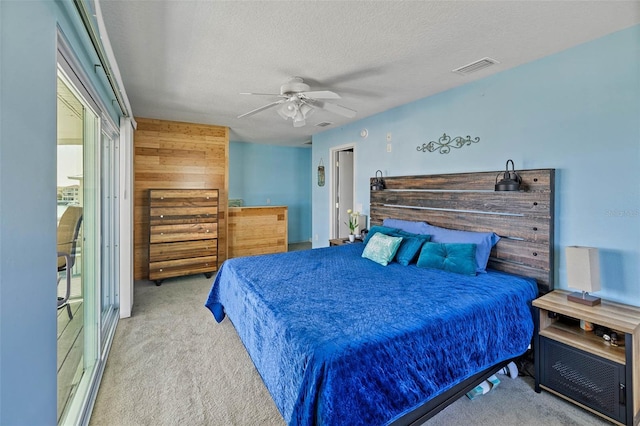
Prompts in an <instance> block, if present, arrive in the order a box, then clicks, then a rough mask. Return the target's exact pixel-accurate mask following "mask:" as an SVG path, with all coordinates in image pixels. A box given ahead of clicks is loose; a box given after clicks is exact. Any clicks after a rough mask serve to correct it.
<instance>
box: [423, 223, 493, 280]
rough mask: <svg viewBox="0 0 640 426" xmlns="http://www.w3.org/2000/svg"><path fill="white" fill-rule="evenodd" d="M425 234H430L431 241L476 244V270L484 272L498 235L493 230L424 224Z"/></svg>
mask: <svg viewBox="0 0 640 426" xmlns="http://www.w3.org/2000/svg"><path fill="white" fill-rule="evenodd" d="M425 225H426V228H425V229H427V231H426V232H424V233H425V234H429V235H431V240H430V241H431V242H432V243H466V244H475V245H476V272H480V273H483V272H486V268H487V262H488V261H489V255H490V254H491V249H492V248H493V246H494V245H496V243H497V242H498V241H500V237H499V236H498V235H496V234H495V233H493V232H472V231H460V230H457V229H447V228H440V227H439V226H433V225H429V224H425Z"/></svg>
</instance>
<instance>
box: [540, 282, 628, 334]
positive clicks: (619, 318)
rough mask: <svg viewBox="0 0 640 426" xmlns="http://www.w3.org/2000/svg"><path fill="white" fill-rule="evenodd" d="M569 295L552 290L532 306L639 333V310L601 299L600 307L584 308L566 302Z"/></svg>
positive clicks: (561, 291)
mask: <svg viewBox="0 0 640 426" xmlns="http://www.w3.org/2000/svg"><path fill="white" fill-rule="evenodd" d="M569 293H571V292H569V291H566V290H554V291H552V292H550V293H547V294H545V295H544V296H542V297H539V298H537V299H536V300H534V301H533V306H535V307H536V308H540V309H544V310H546V311H550V312H555V313H558V314H562V315H567V316H569V317H572V318H578V319H583V320H585V321H589V322H592V323H595V324H599V325H602V326H605V327H609V328H612V329H614V330H618V331H622V332H624V333H630V334H636V333H637V332H640V308H638V307H635V306H630V305H625V304H622V303H616V302H609V301H606V300H604V299H602V302H601V303H600V305H596V306H586V305H581V304H579V303H575V302H570V301H569V300H567V295H568V294H569Z"/></svg>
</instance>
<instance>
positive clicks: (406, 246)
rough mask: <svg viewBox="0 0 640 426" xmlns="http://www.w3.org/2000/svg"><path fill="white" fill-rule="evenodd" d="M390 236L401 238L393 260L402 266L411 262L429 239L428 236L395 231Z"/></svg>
mask: <svg viewBox="0 0 640 426" xmlns="http://www.w3.org/2000/svg"><path fill="white" fill-rule="evenodd" d="M391 235H392V236H394V237H402V242H401V243H400V247H399V248H398V252H397V253H396V257H395V258H394V260H395V261H396V262H398V263H399V264H401V265H404V266H407V265H408V264H410V263H411V262H413V260H414V259H415V258H416V257H417V256H418V253H419V252H420V249H421V248H422V245H423V244H424V243H425V242H427V241H429V238H431V236H430V235H419V234H412V233H410V232H405V231H396V232H394V233H392V234H391Z"/></svg>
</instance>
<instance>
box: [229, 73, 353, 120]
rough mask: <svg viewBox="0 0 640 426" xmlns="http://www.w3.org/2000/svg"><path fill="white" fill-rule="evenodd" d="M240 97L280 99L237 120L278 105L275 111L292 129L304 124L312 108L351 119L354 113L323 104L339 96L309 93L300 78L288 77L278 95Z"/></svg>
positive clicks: (323, 92)
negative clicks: (291, 122)
mask: <svg viewBox="0 0 640 426" xmlns="http://www.w3.org/2000/svg"><path fill="white" fill-rule="evenodd" d="M240 94H241V95H259V96H277V97H280V98H282V99H280V100H278V101H275V102H271V103H270V104H267V105H264V106H261V107H260V108H256V109H254V110H252V111H249V112H246V113H244V114H242V115H239V116H238V118H242V117H247V116H249V115H253V114H256V113H258V112H260V111H264V110H265V109H268V108H272V107H275V106H276V105H280V106H279V107H278V109H277V112H278V114H279V115H280V117H282V118H284V119H285V120H288V119H289V118H290V119H291V120H292V121H293V127H302V126H304V125H305V124H306V121H305V119H306V118H307V117H308V116H309V115H310V114H311V113H312V112H313V110H314V108H316V107H317V108H321V109H324V110H326V111H329V112H332V113H334V114H338V115H342V116H344V117H348V118H353V117H355V116H356V111H354V110H352V109H349V108H346V107H343V106H342V105H338V104H334V103H331V102H325V101H324V100H322V99H340V95H338V94H337V93H335V92H331V91H329V90H316V91H309V85H308V84H306V83H304V82H303V81H302V78H300V77H290V78H289V80H288V81H287V82H286V83H285V84H283V85H282V86H280V94H275V93H240Z"/></svg>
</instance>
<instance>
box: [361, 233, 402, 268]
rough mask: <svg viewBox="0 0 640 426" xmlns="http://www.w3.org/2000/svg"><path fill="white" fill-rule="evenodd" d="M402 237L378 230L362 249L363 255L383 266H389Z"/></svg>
mask: <svg viewBox="0 0 640 426" xmlns="http://www.w3.org/2000/svg"><path fill="white" fill-rule="evenodd" d="M401 242H402V237H391V236H389V235H385V234H383V233H381V232H376V233H375V234H374V235H373V236H372V237H371V238H369V241H368V242H367V245H366V247H365V248H364V250H363V251H362V257H364V258H366V259H369V260H373V261H374V262H376V263H379V264H381V265H382V266H387V265H388V264H389V262H391V259H393V256H395V255H396V252H397V251H398V247H400V243H401Z"/></svg>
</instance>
